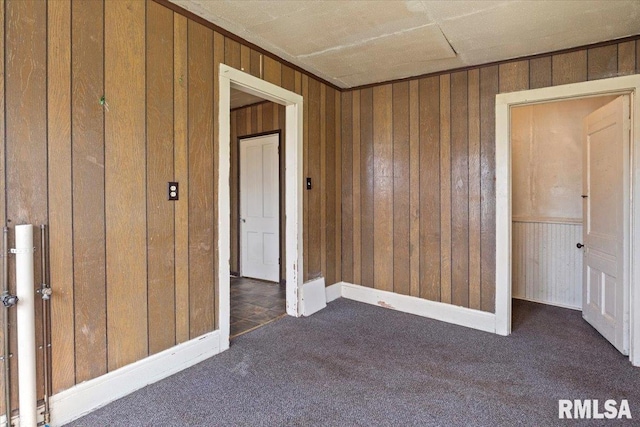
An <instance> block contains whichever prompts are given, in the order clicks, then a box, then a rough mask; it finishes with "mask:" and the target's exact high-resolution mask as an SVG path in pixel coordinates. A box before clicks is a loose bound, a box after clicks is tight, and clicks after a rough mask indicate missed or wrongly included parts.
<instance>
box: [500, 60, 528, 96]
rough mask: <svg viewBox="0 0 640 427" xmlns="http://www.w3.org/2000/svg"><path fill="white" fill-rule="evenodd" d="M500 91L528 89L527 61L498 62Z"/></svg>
mask: <svg viewBox="0 0 640 427" xmlns="http://www.w3.org/2000/svg"><path fill="white" fill-rule="evenodd" d="M498 70H499V74H500V92H502V93H504V92H515V91H518V90H526V89H529V61H526V60H525V61H517V62H508V63H506V64H500V66H499V68H498Z"/></svg>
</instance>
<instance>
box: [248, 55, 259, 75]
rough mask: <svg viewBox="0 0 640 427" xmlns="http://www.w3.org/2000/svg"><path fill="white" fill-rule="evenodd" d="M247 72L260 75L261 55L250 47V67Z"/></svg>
mask: <svg viewBox="0 0 640 427" xmlns="http://www.w3.org/2000/svg"><path fill="white" fill-rule="evenodd" d="M249 73H250V74H251V75H252V76H254V77H262V55H261V54H260V52H258V51H256V50H253V49H251V68H250V69H249Z"/></svg>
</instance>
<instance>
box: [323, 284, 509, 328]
mask: <svg viewBox="0 0 640 427" xmlns="http://www.w3.org/2000/svg"><path fill="white" fill-rule="evenodd" d="M338 289H339V290H340V296H341V297H342V298H347V299H350V300H353V301H358V302H363V303H366V304H371V305H375V306H379V307H382V308H390V309H392V310H397V311H401V312H403V313H409V314H414V315H416V316H422V317H428V318H430V319H434V320H439V321H441V322H447V323H451V324H454V325H460V326H465V327H467V328H471V329H478V330H480V331H484V332H490V333H496V315H495V314H493V313H489V312H486V311H480V310H474V309H471V308H465V307H460V306H455V305H452V304H445V303H442V302H436V301H429V300H426V299H424V298H418V297H412V296H409V295H401V294H397V293H394V292H388V291H383V290H380V289H374V288H369V287H366V286H360V285H354V284H352V283H347V282H339V283H336V284H334V285H331V286H329V287H327V288H326V290H325V291H326V293H327V302H330V301H334V300H335V299H337V298H339V297H338V296H337V293H338Z"/></svg>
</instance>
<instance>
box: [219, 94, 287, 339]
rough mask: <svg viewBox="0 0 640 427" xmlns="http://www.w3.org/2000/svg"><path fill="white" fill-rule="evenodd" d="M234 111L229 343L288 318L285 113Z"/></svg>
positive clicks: (252, 107)
mask: <svg viewBox="0 0 640 427" xmlns="http://www.w3.org/2000/svg"><path fill="white" fill-rule="evenodd" d="M234 92H235V91H233V92H232V98H233V95H234ZM233 105H234V104H232V106H233ZM235 105H236V108H233V109H232V111H231V141H232V143H233V145H232V150H231V176H230V178H231V179H230V186H231V260H230V264H231V265H230V267H231V272H232V277H231V283H230V287H231V320H230V322H231V324H230V337H231V338H234V337H236V336H239V335H242V334H244V333H246V332H250V331H252V330H254V329H256V328H258V327H260V326H263V325H265V324H267V323H270V322H272V321H273V320H276V319H279V318H280V317H282V316H284V315H285V314H286V301H285V297H286V288H285V281H284V280H282V278H283V277H284V274H283V272H282V270H281V269H280V259H281V258H283V257H284V256H285V247H284V241H283V240H282V239H281V233H280V230H281V229H282V228H284V227H283V226H284V218H283V217H282V215H281V213H282V211H283V210H284V209H283V208H284V201H285V200H286V194H284V192H283V186H282V183H283V181H284V177H283V174H282V169H283V162H282V157H283V154H284V150H282V149H280V144H281V141H282V139H283V138H282V136H283V129H284V127H285V126H284V125H285V118H284V117H285V114H284V107H282V106H280V105H277V104H274V103H272V102H264V101H262V102H259V103H254V104H249V105H246V106H239V107H238V106H237V104H235ZM256 246H257V247H256Z"/></svg>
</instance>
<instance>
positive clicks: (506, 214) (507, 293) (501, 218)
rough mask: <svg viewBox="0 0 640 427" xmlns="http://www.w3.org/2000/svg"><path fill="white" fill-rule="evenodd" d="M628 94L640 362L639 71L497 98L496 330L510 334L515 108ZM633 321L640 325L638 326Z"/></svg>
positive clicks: (635, 340) (633, 350) (637, 358)
mask: <svg viewBox="0 0 640 427" xmlns="http://www.w3.org/2000/svg"><path fill="white" fill-rule="evenodd" d="M623 94H628V95H629V96H630V104H631V105H630V107H631V108H630V109H631V159H630V170H631V177H630V183H631V188H632V190H631V191H632V193H631V195H630V196H631V197H632V200H633V201H635V202H632V203H631V204H630V205H631V206H630V213H629V214H630V224H631V226H630V228H631V229H630V230H629V236H630V237H629V271H628V274H629V278H628V281H627V282H628V283H629V323H630V325H629V329H630V330H629V359H630V360H631V363H632V364H633V365H635V366H640V326H637V325H640V263H635V264H633V263H631V262H630V260H633V259H634V258H637V255H635V256H634V254H637V252H638V251H640V226H638V225H637V224H640V203H639V202H638V201H640V96H638V95H640V75H637V74H636V75H631V76H624V77H614V78H609V79H602V80H593V81H589V82H581V83H572V84H567V85H561V86H553V87H546V88H540V89H532V90H525V91H520V92H511V93H504V94H499V95H497V96H496V311H495V319H496V333H498V334H500V335H509V334H510V333H511V267H512V266H511V263H512V259H511V258H512V256H511V238H512V236H511V143H510V139H511V136H510V135H511V129H510V127H511V117H510V110H511V107H515V106H522V105H527V104H535V103H542V102H552V101H561V100H567V99H576V98H585V97H591V96H602V95H623ZM634 324H637V325H636V327H634Z"/></svg>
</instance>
